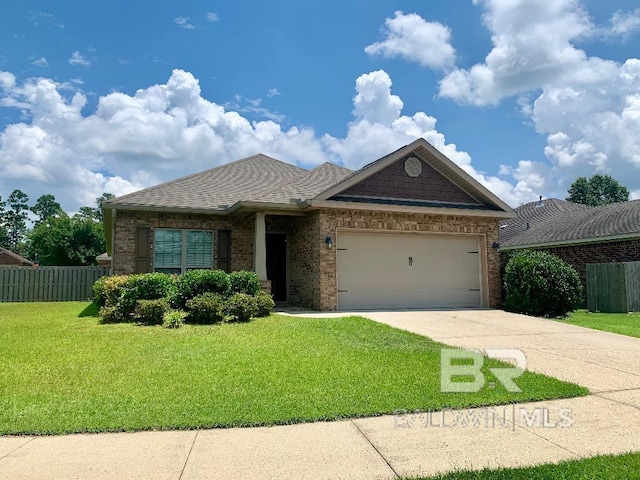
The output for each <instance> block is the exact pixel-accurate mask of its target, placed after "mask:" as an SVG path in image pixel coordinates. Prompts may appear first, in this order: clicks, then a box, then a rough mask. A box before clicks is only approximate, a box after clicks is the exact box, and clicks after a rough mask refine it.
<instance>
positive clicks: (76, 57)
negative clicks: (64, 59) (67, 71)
mask: <svg viewBox="0 0 640 480" xmlns="http://www.w3.org/2000/svg"><path fill="white" fill-rule="evenodd" d="M69 63H70V64H71V65H80V66H81V67H90V66H91V62H90V61H89V60H87V59H86V58H85V57H84V55H82V54H81V53H80V52H79V51H77V50H76V51H75V52H73V53H72V54H71V57H70V58H69Z"/></svg>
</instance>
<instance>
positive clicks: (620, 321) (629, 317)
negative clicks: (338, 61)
mask: <svg viewBox="0 0 640 480" xmlns="http://www.w3.org/2000/svg"><path fill="white" fill-rule="evenodd" d="M560 321H562V322H567V323H571V324H573V325H579V326H581V327H587V328H594V329H596V330H604V331H605V332H613V333H619V334H621V335H628V336H630V337H639V338H640V313H591V312H589V311H588V310H578V311H576V312H573V313H570V314H569V316H568V317H567V318H564V319H562V320H560Z"/></svg>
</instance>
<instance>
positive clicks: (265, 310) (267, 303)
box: [254, 292, 276, 317]
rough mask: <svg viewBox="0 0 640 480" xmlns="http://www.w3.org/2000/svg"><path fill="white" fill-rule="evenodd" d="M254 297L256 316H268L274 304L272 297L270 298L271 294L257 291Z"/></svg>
mask: <svg viewBox="0 0 640 480" xmlns="http://www.w3.org/2000/svg"><path fill="white" fill-rule="evenodd" d="M254 298H255V300H256V306H257V307H258V313H257V314H256V316H258V317H268V316H269V314H270V313H271V310H273V307H274V306H275V305H276V304H275V302H274V301H273V298H271V295H269V294H268V293H266V292H259V293H258V294H257V295H255V297H254Z"/></svg>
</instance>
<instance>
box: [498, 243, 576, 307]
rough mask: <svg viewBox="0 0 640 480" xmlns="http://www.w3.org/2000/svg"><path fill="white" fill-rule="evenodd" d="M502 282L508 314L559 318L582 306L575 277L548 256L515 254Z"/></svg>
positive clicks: (531, 252) (566, 266) (567, 267)
mask: <svg viewBox="0 0 640 480" xmlns="http://www.w3.org/2000/svg"><path fill="white" fill-rule="evenodd" d="M503 281H504V289H505V298H504V309H505V310H508V311H510V312H516V313H524V314H527V315H535V316H538V317H561V316H564V315H566V314H567V313H568V312H571V311H573V310H576V309H577V308H578V307H580V305H581V303H582V284H581V283H580V277H579V276H578V273H577V272H576V271H575V269H574V268H573V267H572V266H571V265H569V264H568V263H566V262H564V261H562V260H561V259H559V258H558V257H556V256H555V255H551V254H550V253H547V252H542V251H537V250H522V251H519V252H515V253H514V254H513V255H511V257H510V259H509V261H508V262H507V265H506V267H505V271H504V278H503Z"/></svg>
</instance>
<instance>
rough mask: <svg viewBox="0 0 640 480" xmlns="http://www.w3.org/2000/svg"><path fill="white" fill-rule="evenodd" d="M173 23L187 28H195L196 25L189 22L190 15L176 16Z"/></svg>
mask: <svg viewBox="0 0 640 480" xmlns="http://www.w3.org/2000/svg"><path fill="white" fill-rule="evenodd" d="M173 23H175V24H176V25H178V26H179V27H180V28H186V29H187V30H194V29H195V28H196V27H195V25H193V24H191V23H190V22H189V17H176V18H174V19H173Z"/></svg>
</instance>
